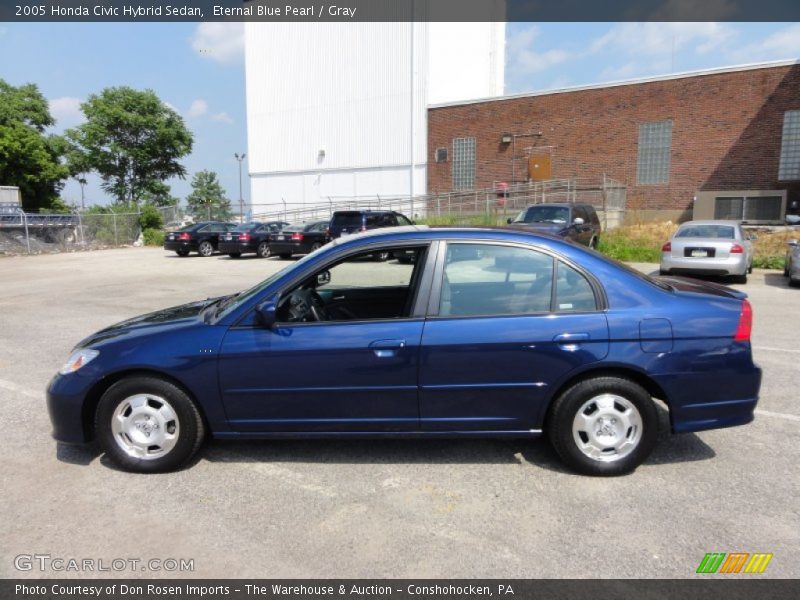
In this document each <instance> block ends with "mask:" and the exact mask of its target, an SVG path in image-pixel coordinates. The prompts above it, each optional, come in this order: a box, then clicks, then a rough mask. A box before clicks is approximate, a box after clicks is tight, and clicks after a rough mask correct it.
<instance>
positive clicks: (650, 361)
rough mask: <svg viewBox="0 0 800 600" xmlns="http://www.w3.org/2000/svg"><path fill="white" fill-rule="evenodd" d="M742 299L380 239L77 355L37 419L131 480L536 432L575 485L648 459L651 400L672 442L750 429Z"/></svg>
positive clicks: (419, 235) (537, 256) (496, 240)
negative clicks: (202, 465)
mask: <svg viewBox="0 0 800 600" xmlns="http://www.w3.org/2000/svg"><path fill="white" fill-rule="evenodd" d="M378 252H380V253H384V252H385V253H388V254H389V255H390V256H391V255H392V254H393V253H396V254H403V255H404V256H405V255H407V254H408V253H414V255H415V256H414V260H413V261H411V262H410V263H409V262H407V261H404V262H402V263H401V262H398V261H396V260H389V261H386V262H382V263H375V262H374V261H372V260H369V259H370V258H371V257H373V256H374V255H375V254H376V253H378ZM745 298H746V295H745V294H744V293H742V292H739V291H735V290H732V289H729V288H727V287H724V286H721V285H717V284H714V283H706V282H701V281H694V280H689V279H680V278H666V277H665V278H658V279H651V278H649V277H647V276H644V275H641V274H639V273H637V272H635V271H633V270H630V269H628V268H627V267H625V266H623V265H620V264H617V263H615V262H612V261H610V260H608V259H606V258H604V257H603V256H601V255H600V254H598V253H596V252H594V251H593V250H590V249H588V248H584V247H581V246H578V245H575V244H572V243H570V242H567V241H564V240H560V239H557V238H554V237H547V236H543V235H536V234H532V233H528V232H524V231H515V230H502V229H488V228H487V229H467V228H465V229H450V228H427V227H399V228H392V229H383V230H379V231H376V232H368V233H364V234H359V235H356V236H348V237H346V238H342V239H341V240H338V241H336V242H334V243H333V244H330V245H328V246H325V247H324V248H322V249H320V250H318V251H316V252H314V253H312V254H309V255H308V256H306V257H305V258H303V259H302V260H300V261H298V262H296V263H294V264H292V265H291V266H289V267H287V268H285V269H284V270H282V271H280V272H278V273H277V274H275V275H273V276H271V277H270V278H268V279H267V280H265V281H264V282H262V283H261V284H259V285H257V286H256V287H254V288H252V289H250V290H247V291H245V292H242V293H239V294H236V295H232V296H226V297H223V298H217V299H214V300H206V301H202V302H196V303H193V304H186V305H183V306H178V307H175V308H169V309H166V310H162V311H159V312H155V313H152V314H148V315H144V316H140V317H136V318H134V319H131V320H129V321H125V322H123V323H120V324H118V325H114V326H112V327H109V328H107V329H104V330H102V331H100V332H98V333H96V334H94V335H92V336H90V337H88V338H86V339H85V340H83V341H82V342H81V343H80V344H79V345H78V346H77V347H76V349H75V351H74V353H73V354H72V356H70V357H69V360H68V361H67V362H66V364H65V365H64V367H63V368H62V369H61V371H60V372H59V373H58V374H57V375H56V376H55V378H54V379H53V380H52V381H51V383H50V386H49V389H48V407H49V410H50V417H51V420H52V422H53V426H54V437H55V438H56V439H57V440H61V441H63V442H74V443H81V442H88V441H90V440H92V439H96V440H97V441H98V442H99V445H100V447H101V448H102V450H103V451H105V453H106V454H107V455H108V456H110V457H111V459H113V461H114V462H116V463H117V464H118V465H120V466H121V467H122V468H124V469H128V470H131V471H140V472H155V471H165V470H170V469H175V468H177V467H179V466H181V465H184V464H185V463H186V462H187V461H189V459H190V458H191V457H192V456H193V455H194V454H195V453H196V452H197V450H198V448H199V447H200V445H201V442H202V441H203V439H204V438H207V437H213V438H217V439H237V440H238V439H245V438H276V437H323V436H330V437H333V436H341V437H357V436H375V437H379V436H409V437H442V436H453V437H456V436H457V437H470V436H498V437H524V438H535V437H537V436H539V435H540V434H542V433H543V432H544V433H546V434H547V435H548V437H549V438H550V441H551V442H552V444H553V446H554V447H555V449H556V451H557V452H558V454H559V455H560V456H561V458H562V459H563V460H564V462H565V463H566V464H567V465H569V466H570V467H571V468H573V469H575V470H577V471H579V472H582V473H587V474H599V475H612V474H620V473H625V472H629V471H631V470H633V469H635V468H636V467H637V466H638V465H639V464H641V463H642V461H643V460H645V458H646V457H647V456H648V454H649V453H650V451H651V450H652V449H653V446H654V444H655V443H656V439H657V437H658V435H657V434H658V432H657V429H658V422H659V419H658V410H659V409H658V408H657V404H656V402H655V399H660V400H661V401H663V402H664V403H665V405H666V407H667V409H668V410H669V417H670V423H671V428H672V430H673V432H676V433H679V432H687V431H699V430H703V429H712V428H719V427H728V426H731V425H742V424H744V423H748V422H750V421H751V420H752V419H753V410H754V408H755V406H756V402H757V398H758V392H759V387H760V383H761V370H760V369H759V368H758V367H757V366H755V365H754V364H753V358H752V353H751V348H750V329H751V323H752V312H751V308H750V304H749V303H748V302H747V300H746V299H745ZM319 452H325V447H324V445H320V447H319Z"/></svg>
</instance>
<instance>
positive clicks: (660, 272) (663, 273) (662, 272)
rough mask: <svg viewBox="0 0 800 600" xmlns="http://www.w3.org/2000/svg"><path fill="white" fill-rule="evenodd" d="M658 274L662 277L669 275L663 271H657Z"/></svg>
mask: <svg viewBox="0 0 800 600" xmlns="http://www.w3.org/2000/svg"><path fill="white" fill-rule="evenodd" d="M658 274H659V275H661V276H662V277H664V276H666V275H669V271H665V270H664V269H659V270H658Z"/></svg>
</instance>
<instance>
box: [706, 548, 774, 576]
mask: <svg viewBox="0 0 800 600" xmlns="http://www.w3.org/2000/svg"><path fill="white" fill-rule="evenodd" d="M771 560H772V554H771V553H766V552H755V553H753V554H750V553H749V552H731V553H729V554H725V552H709V553H707V554H706V555H705V556H704V557H703V560H701V561H700V565H699V566H698V567H697V573H722V574H725V575H731V574H734V573H763V572H764V571H765V570H766V568H767V565H768V564H769V561H771Z"/></svg>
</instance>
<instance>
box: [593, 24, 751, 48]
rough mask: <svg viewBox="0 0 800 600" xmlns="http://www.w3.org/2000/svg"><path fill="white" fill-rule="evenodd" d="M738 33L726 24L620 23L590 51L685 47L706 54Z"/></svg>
mask: <svg viewBox="0 0 800 600" xmlns="http://www.w3.org/2000/svg"><path fill="white" fill-rule="evenodd" d="M735 35H736V30H734V29H733V28H732V27H731V26H730V25H727V24H725V23H620V24H619V25H615V26H614V27H612V28H611V29H610V30H609V31H608V33H606V34H605V35H602V36H600V37H599V38H597V39H595V40H594V41H593V42H592V44H591V46H590V51H591V52H599V51H601V50H618V51H622V52H624V53H628V54H630V55H632V56H640V55H642V54H648V55H651V56H652V55H662V56H663V55H670V54H672V52H678V51H680V50H684V49H690V50H693V51H694V52H696V53H697V54H707V53H709V52H711V51H712V50H714V49H716V48H719V47H720V46H722V45H723V44H725V43H726V42H728V41H729V40H730V39H732V38H733V37H734V36H735Z"/></svg>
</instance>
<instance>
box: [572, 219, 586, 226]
mask: <svg viewBox="0 0 800 600" xmlns="http://www.w3.org/2000/svg"><path fill="white" fill-rule="evenodd" d="M572 224H573V225H583V224H584V220H583V219H581V218H580V217H575V220H574V221H572Z"/></svg>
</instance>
